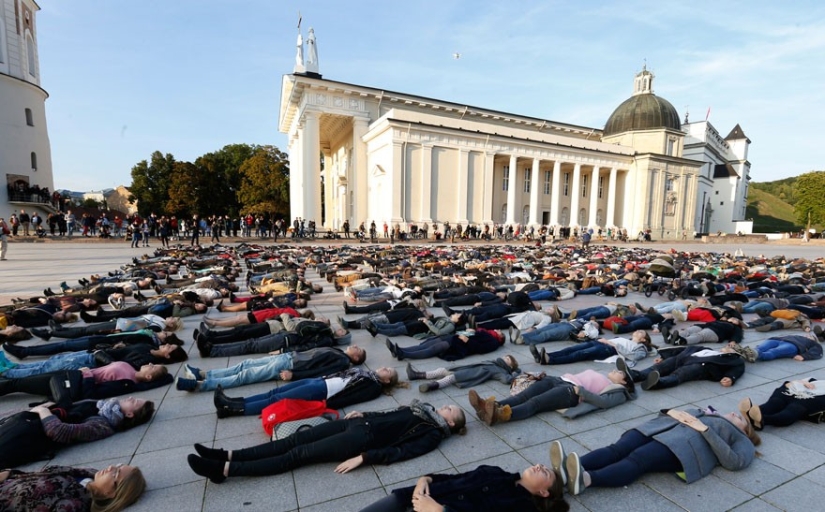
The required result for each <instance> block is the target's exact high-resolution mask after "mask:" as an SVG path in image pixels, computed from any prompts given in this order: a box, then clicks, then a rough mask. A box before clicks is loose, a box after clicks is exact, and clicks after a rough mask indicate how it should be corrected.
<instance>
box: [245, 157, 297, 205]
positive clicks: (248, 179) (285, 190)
mask: <svg viewBox="0 0 825 512" xmlns="http://www.w3.org/2000/svg"><path fill="white" fill-rule="evenodd" d="M240 171H241V184H240V189H239V190H238V200H239V201H240V203H241V205H242V210H241V213H243V214H249V213H251V214H256V215H257V214H266V215H269V214H273V213H274V214H276V215H287V216H288V215H289V160H288V157H287V155H286V154H285V153H282V152H281V151H279V150H278V148H276V147H273V146H262V147H259V148H257V149H256V150H255V153H254V154H253V155H252V157H251V158H248V159H247V160H246V161H244V163H243V165H241V168H240Z"/></svg>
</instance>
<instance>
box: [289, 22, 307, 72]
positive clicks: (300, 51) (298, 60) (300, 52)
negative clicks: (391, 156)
mask: <svg viewBox="0 0 825 512" xmlns="http://www.w3.org/2000/svg"><path fill="white" fill-rule="evenodd" d="M296 46H297V49H296V50H297V51H296V53H295V69H293V70H292V72H293V73H304V72H305V71H306V68H305V67H304V39H303V38H302V37H301V32H300V29H299V32H298V42H297V43H296Z"/></svg>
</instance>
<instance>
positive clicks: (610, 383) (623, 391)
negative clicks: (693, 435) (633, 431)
mask: <svg viewBox="0 0 825 512" xmlns="http://www.w3.org/2000/svg"><path fill="white" fill-rule="evenodd" d="M635 398H636V386H635V385H634V384H633V381H632V380H631V379H630V378H629V377H628V374H627V372H623V371H621V370H613V371H611V372H609V373H608V374H607V375H604V374H601V373H599V372H597V371H595V370H585V371H583V372H580V373H566V374H564V375H562V376H561V377H554V376H552V375H544V374H542V375H541V376H540V378H539V379H538V380H536V381H535V382H533V383H532V384H531V385H530V386H528V387H527V388H526V389H524V390H523V391H521V392H520V393H518V394H516V395H513V396H510V397H507V398H505V399H504V400H501V401H497V400H496V398H495V397H493V396H491V397H488V398H487V399H486V400H483V399H481V397H479V395H478V393H477V392H476V391H475V390H470V393H469V400H470V405H471V406H472V407H473V409H474V410H475V411H476V415H477V416H478V419H479V420H481V421H483V422H484V423H486V424H487V425H495V424H496V423H504V422H508V421H520V420H523V419H527V418H530V417H532V416H535V415H536V414H538V413H540V412H549V411H560V410H563V411H562V412H563V413H564V416H565V417H567V418H576V417H578V416H581V415H583V414H587V413H589V412H592V411H595V410H599V409H609V408H611V407H615V406H617V405H621V404H623V403H625V402H627V401H628V400H633V399H635Z"/></svg>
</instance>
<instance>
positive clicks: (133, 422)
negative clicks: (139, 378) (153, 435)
mask: <svg viewBox="0 0 825 512" xmlns="http://www.w3.org/2000/svg"><path fill="white" fill-rule="evenodd" d="M154 413H155V403H154V402H152V401H151V400H147V401H146V403H145V404H143V407H141V408H140V409H138V410H136V411H135V414H134V415H133V416H132V417H131V418H129V417H127V416H124V417H123V421H121V422H120V425H118V427H117V429H118V430H129V429H130V428H134V427H137V426H138V425H143V424H144V423H146V422H147V421H149V420H150V419H151V418H152V415H153V414H154Z"/></svg>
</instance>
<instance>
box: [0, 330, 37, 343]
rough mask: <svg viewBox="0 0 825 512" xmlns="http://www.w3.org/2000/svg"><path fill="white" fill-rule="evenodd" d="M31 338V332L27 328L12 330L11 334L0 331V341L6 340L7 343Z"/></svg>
mask: <svg viewBox="0 0 825 512" xmlns="http://www.w3.org/2000/svg"><path fill="white" fill-rule="evenodd" d="M30 339H32V333H30V332H29V331H28V329H20V330H19V331H17V332H13V333H11V334H2V333H0V341H7V342H9V343H17V342H18V341H25V340H30Z"/></svg>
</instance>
